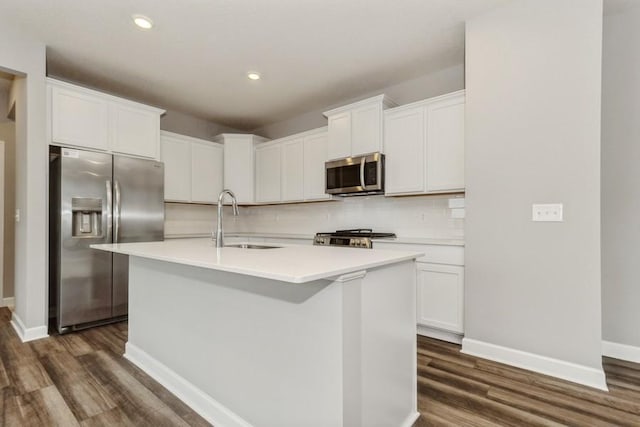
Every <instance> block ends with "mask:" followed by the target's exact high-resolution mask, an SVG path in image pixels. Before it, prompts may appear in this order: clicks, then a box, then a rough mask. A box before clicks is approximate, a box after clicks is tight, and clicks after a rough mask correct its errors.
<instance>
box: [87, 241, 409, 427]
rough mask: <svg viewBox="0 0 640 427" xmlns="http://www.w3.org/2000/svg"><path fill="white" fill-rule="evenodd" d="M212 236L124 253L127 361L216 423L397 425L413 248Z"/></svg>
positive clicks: (123, 249)
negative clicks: (247, 241) (269, 243)
mask: <svg viewBox="0 0 640 427" xmlns="http://www.w3.org/2000/svg"><path fill="white" fill-rule="evenodd" d="M278 246H280V247H278V248H274V249H243V248H234V247H225V248H219V249H217V248H215V245H214V244H213V243H212V242H211V240H209V239H184V240H170V241H165V242H147V243H125V244H104V245H93V246H92V247H93V248H94V249H100V250H106V251H111V252H115V253H121V254H127V255H130V257H129V265H130V270H129V337H128V342H127V345H126V351H125V357H126V358H128V359H129V360H130V361H132V362H133V363H135V364H136V365H138V366H139V367H140V368H142V369H143V370H144V371H145V372H147V373H148V374H149V375H151V376H152V377H153V378H155V379H156V380H157V381H158V382H160V383H161V384H163V385H164V386H165V387H166V388H168V389H169V390H170V391H172V392H173V393H174V394H176V395H177V396H178V397H179V398H180V399H182V400H183V401H184V402H185V403H187V404H188V405H189V406H191V407H192V408H193V409H194V410H196V411H197V412H198V413H200V414H201V415H202V416H203V417H204V418H205V419H207V420H208V421H210V422H211V423H213V424H214V425H216V426H219V427H225V426H256V427H263V426H265V427H270V426H273V427H285V426H305V427H312V426H318V427H331V426H343V427H357V426H367V427H369V426H406V427H409V426H411V425H412V424H413V422H414V421H415V419H416V418H417V417H418V413H417V410H416V399H417V394H416V348H415V347H416V321H415V319H416V316H415V310H416V302H415V298H416V290H415V281H416V277H415V266H414V262H415V258H417V257H419V256H420V255H421V254H420V253H418V252H403V251H389V250H377V249H374V250H365V249H353V248H336V247H316V246H298V245H278Z"/></svg>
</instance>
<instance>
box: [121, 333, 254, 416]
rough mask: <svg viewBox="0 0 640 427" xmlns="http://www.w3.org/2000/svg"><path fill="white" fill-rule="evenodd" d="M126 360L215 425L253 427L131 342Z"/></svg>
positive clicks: (125, 354)
mask: <svg viewBox="0 0 640 427" xmlns="http://www.w3.org/2000/svg"><path fill="white" fill-rule="evenodd" d="M124 357H125V358H126V359H128V360H129V361H130V362H132V363H133V364H134V365H136V366H138V367H139V368H140V369H142V370H143V371H144V372H146V373H147V374H148V375H149V376H150V377H151V378H153V379H154V380H156V381H158V382H159V383H160V384H162V385H163V386H164V387H165V388H166V389H167V390H169V391H170V392H171V393H173V394H174V395H176V397H178V399H180V400H182V401H183V402H184V403H185V404H186V405H187V406H189V407H190V408H191V409H193V410H194V411H195V412H197V413H198V414H199V415H200V416H201V417H202V418H204V419H205V420H207V421H208V422H210V423H211V424H213V425H215V426H218V427H252V425H251V424H249V423H248V422H247V421H245V420H244V419H242V418H241V417H240V416H238V415H237V414H236V413H234V412H233V411H231V410H230V409H228V408H227V407H226V406H224V405H222V404H221V403H220V402H218V401H217V400H215V399H214V398H212V397H211V396H209V395H208V394H207V393H205V392H204V391H202V390H200V389H199V388H197V387H196V386H194V385H193V384H191V383H190V382H189V381H187V380H186V379H184V378H183V377H181V376H180V375H178V374H177V373H176V372H174V371H173V370H171V369H169V368H168V367H167V366H165V365H164V364H162V363H161V362H159V361H158V360H156V359H155V358H153V357H151V356H150V355H149V354H148V353H146V352H145V351H144V350H141V349H140V348H138V347H137V346H136V345H134V344H131V343H129V342H127V343H126V345H125V353H124Z"/></svg>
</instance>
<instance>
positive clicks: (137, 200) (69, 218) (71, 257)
mask: <svg viewBox="0 0 640 427" xmlns="http://www.w3.org/2000/svg"><path fill="white" fill-rule="evenodd" d="M49 166H50V168H49V171H50V176H49V307H50V322H55V323H52V324H55V325H56V327H57V330H58V332H60V333H63V332H67V331H70V330H74V329H82V328H85V327H89V326H94V325H97V324H102V323H107V322H111V321H117V320H120V319H124V318H126V316H127V309H128V275H129V260H128V257H127V256H126V255H119V254H112V253H110V252H104V251H99V250H95V249H91V248H90V247H89V245H91V244H94V243H127V242H147V241H157V240H164V165H163V164H162V163H160V162H156V161H153V160H144V159H135V158H130V157H123V156H117V155H111V154H104V153H96V152H92V151H84V150H77V149H71V148H60V147H52V148H51V152H50V165H49ZM54 318H55V320H54Z"/></svg>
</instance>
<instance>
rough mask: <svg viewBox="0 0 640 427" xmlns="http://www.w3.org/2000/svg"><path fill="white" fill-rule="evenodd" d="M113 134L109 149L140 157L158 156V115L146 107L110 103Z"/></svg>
mask: <svg viewBox="0 0 640 427" xmlns="http://www.w3.org/2000/svg"><path fill="white" fill-rule="evenodd" d="M111 117H112V120H113V134H112V138H113V139H112V143H111V150H112V151H114V152H117V153H124V154H133V155H135V156H141V157H151V158H154V159H155V158H157V157H158V149H159V146H158V138H159V132H160V116H159V115H158V114H157V113H156V112H154V111H149V110H146V109H140V108H135V107H131V106H129V105H121V104H119V103H112V104H111Z"/></svg>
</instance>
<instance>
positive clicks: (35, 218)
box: [0, 14, 49, 337]
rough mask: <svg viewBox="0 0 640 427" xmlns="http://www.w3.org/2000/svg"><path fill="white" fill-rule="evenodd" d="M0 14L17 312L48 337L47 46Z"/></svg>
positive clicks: (31, 330)
mask: <svg viewBox="0 0 640 427" xmlns="http://www.w3.org/2000/svg"><path fill="white" fill-rule="evenodd" d="M24 31H25V30H24V29H23V28H21V27H19V26H16V23H15V22H10V21H9V20H7V19H5V17H4V16H3V15H2V14H0V68H4V69H5V70H8V71H13V72H17V73H19V74H21V75H22V76H23V77H19V78H16V80H15V83H14V85H15V91H14V94H15V99H16V108H15V117H16V162H15V166H16V208H18V209H20V212H21V214H20V222H19V223H17V224H16V226H15V233H16V234H15V239H16V245H15V287H14V292H15V311H14V312H13V314H12V316H14V317H15V318H16V319H19V321H18V320H16V323H17V324H19V325H20V326H21V327H22V325H24V328H25V332H26V334H27V335H28V336H30V337H33V336H41V335H46V331H47V329H46V325H47V323H48V319H47V312H48V307H47V305H48V300H47V295H48V278H47V268H48V265H47V264H48V263H47V249H48V248H47V226H48V221H47V218H48V215H47V212H48V208H47V196H46V189H47V178H48V177H47V170H48V160H49V159H48V150H49V147H48V145H47V140H46V135H45V133H46V111H47V108H46V107H47V104H46V93H47V92H46V86H45V45H44V44H43V43H41V42H39V41H37V40H34V39H33V36H32V35H29V34H26V33H25V32H24Z"/></svg>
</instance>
